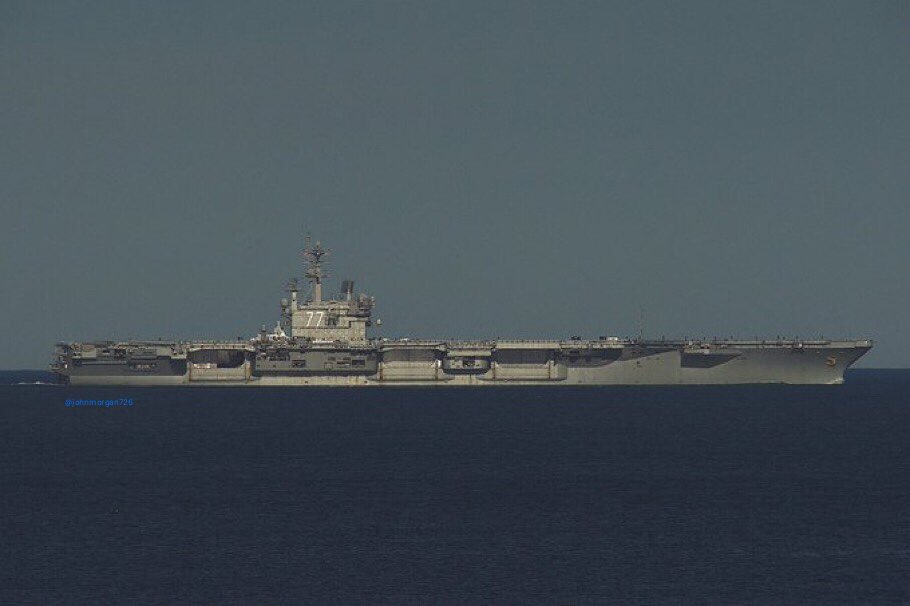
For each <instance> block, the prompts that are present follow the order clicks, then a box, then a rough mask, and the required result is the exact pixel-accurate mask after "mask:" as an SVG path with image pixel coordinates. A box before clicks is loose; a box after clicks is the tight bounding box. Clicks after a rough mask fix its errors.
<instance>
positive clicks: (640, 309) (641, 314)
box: [638, 305, 645, 342]
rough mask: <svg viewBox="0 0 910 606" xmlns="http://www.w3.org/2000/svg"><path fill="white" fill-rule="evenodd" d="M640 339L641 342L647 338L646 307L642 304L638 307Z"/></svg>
mask: <svg viewBox="0 0 910 606" xmlns="http://www.w3.org/2000/svg"><path fill="white" fill-rule="evenodd" d="M638 340H639V342H641V341H644V340H645V307H644V305H640V306H639V307H638Z"/></svg>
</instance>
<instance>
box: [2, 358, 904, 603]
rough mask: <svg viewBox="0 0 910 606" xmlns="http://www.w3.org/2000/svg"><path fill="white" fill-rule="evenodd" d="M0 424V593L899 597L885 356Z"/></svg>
mask: <svg viewBox="0 0 910 606" xmlns="http://www.w3.org/2000/svg"><path fill="white" fill-rule="evenodd" d="M40 378H41V375H33V376H27V377H26V376H21V375H14V374H9V373H6V374H3V375H2V376H0V382H3V383H9V382H14V381H16V380H22V379H25V380H36V379H40ZM80 399H82V400H118V401H120V402H118V404H122V405H116V406H113V405H111V406H87V405H86V406H75V405H74V406H67V400H74V401H78V400H80ZM130 400H131V401H132V403H131V405H129V401H130ZM0 431H2V440H0V520H2V536H0V602H9V603H28V602H60V601H73V602H82V603H93V604H95V603H111V602H125V601H130V602H137V603H151V602H156V603H160V602H174V601H183V602H186V601H190V602H201V601H206V602H208V601H216V602H219V603H251V602H296V603H300V602H305V603H325V602H330V603H344V604H349V603H371V604H372V603H427V602H430V603H440V602H443V603H466V602H468V603H473V602H484V601H495V602H506V603H541V602H543V603H585V602H588V603H604V602H611V603H649V604H651V603H666V604H678V603H688V602H696V603H718V602H720V603H759V604H781V603H799V604H804V603H822V604H834V603H907V602H910V451H908V449H910V371H871V370H869V371H854V372H852V373H851V374H850V375H848V382H847V384H846V385H843V386H824V387H819V386H789V387H788V386H724V387H685V388H679V387H621V388H587V389H573V388H536V389H527V388H495V389H494V388H491V389H485V390H472V389H376V390H372V389H315V388H314V389H296V390H295V389H270V390H255V389H230V388H228V389H202V388H194V389H174V388H144V389H138V388H79V389H75V388H63V387H55V386H40V385H19V386H3V387H0Z"/></svg>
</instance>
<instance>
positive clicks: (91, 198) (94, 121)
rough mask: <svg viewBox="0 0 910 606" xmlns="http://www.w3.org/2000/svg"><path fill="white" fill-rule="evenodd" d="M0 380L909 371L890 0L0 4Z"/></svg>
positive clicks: (899, 95)
mask: <svg viewBox="0 0 910 606" xmlns="http://www.w3.org/2000/svg"><path fill="white" fill-rule="evenodd" d="M0 110H2V112H0V206H2V208H0V211H2V212H0V318H2V320H0V321H2V324H0V328H2V333H3V347H2V348H0V368H17V367H31V368H38V367H44V366H46V365H47V363H48V362H49V361H50V358H51V355H52V351H53V344H54V343H55V342H56V341H60V340H79V339H96V338H97V339H100V338H126V337H137V338H139V337H142V338H155V337H159V336H164V337H184V338H190V337H209V338H211V337H236V336H238V335H244V336H251V335H252V334H253V333H254V332H255V331H256V330H257V329H258V328H259V326H260V325H261V324H270V325H274V322H275V320H276V319H277V317H278V301H279V299H280V298H281V297H282V296H284V294H283V291H282V287H283V285H284V283H285V282H286V280H287V278H288V277H289V276H291V275H295V274H300V273H302V269H301V264H300V258H299V255H298V251H299V249H300V248H301V246H302V239H303V234H304V232H305V231H307V230H308V231H309V232H311V233H312V234H313V235H314V236H318V237H319V239H321V240H322V242H323V244H325V245H327V246H328V247H329V248H331V249H332V251H333V255H332V259H331V260H332V264H331V271H332V273H333V278H332V280H331V284H330V287H331V290H332V292H334V291H336V290H337V287H338V285H339V284H340V281H341V280H342V279H344V278H352V279H355V280H356V281H357V284H356V286H357V289H358V290H362V291H366V292H369V293H371V294H373V295H375V296H376V299H377V314H376V315H378V317H380V318H382V320H383V327H382V334H383V335H385V336H398V335H408V336H425V337H497V336H499V337H531V336H540V337H567V336H570V335H576V334H577V335H584V336H592V337H596V336H599V335H634V334H637V332H638V323H639V310H641V309H643V310H644V332H645V333H646V336H661V335H666V336H668V337H670V336H680V337H682V336H693V335H699V336H701V335H706V336H715V335H716V336H730V335H735V336H741V337H752V336H754V335H764V336H770V337H774V336H776V335H778V334H787V335H799V336H801V337H810V336H815V335H824V336H828V337H831V336H863V337H872V338H874V339H876V341H877V345H876V349H875V350H873V352H872V353H871V354H870V355H869V356H867V358H866V359H865V364H864V365H866V366H910V269H908V261H910V3H908V2H905V1H900V2H896V1H895V2H832V1H825V2H790V1H787V2H774V3H768V2H753V3H747V2H729V1H718V2H710V3H706V2H666V3H656V2H638V1H636V2H628V3H619V2H598V3H583V4H582V3H566V2H548V3H539V2H489V1H487V2H476V3H470V2H450V3H433V2H426V1H420V2H408V3H404V2H374V3H363V2H358V3H345V2H338V1H332V2H324V3H302V2H297V1H294V2H278V3H268V2H243V3H240V2H237V3H235V2H224V1H219V2H194V3H187V2H173V3H166V2H124V1H122V0H117V1H112V2H84V3H75V2H74V3H44V2H34V1H29V2H9V1H6V2H3V3H0Z"/></svg>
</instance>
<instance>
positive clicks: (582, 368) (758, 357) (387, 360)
mask: <svg viewBox="0 0 910 606" xmlns="http://www.w3.org/2000/svg"><path fill="white" fill-rule="evenodd" d="M327 253H328V251H327V250H326V249H325V248H323V247H322V245H321V244H320V243H318V242H317V243H315V244H311V242H310V241H309V240H307V244H306V248H305V250H304V251H303V255H304V258H305V260H306V264H307V266H306V273H305V276H306V280H307V281H308V283H309V288H308V290H307V292H306V293H305V294H302V293H301V291H300V290H299V289H298V281H297V280H296V279H294V280H291V282H290V283H289V284H288V287H287V290H288V297H287V298H285V299H282V300H281V320H280V321H279V322H278V323H277V325H276V327H275V329H274V330H272V331H266V330H265V328H263V329H262V330H261V331H260V332H259V334H258V335H256V336H255V337H253V338H252V339H249V340H237V341H162V340H158V341H94V342H79V343H59V344H58V345H57V351H56V357H55V360H54V363H53V364H52V366H51V370H53V371H54V372H55V373H56V374H57V376H58V378H59V380H60V382H62V383H68V384H71V385H137V386H140V385H142V386H146V385H187V386H191V385H195V386H216V385H218V386H263V387H265V386H373V385H375V386H395V385H397V386H430V385H434V386H442V385H452V386H455V385H462V386H494V385H680V384H686V385H699V384H731V383H791V384H810V383H811V384H838V383H843V381H844V371H845V370H846V369H847V368H848V367H850V365H851V364H853V363H854V362H856V360H857V359H859V358H860V356H862V355H863V354H865V353H866V352H867V351H869V349H870V348H871V347H872V341H870V340H839V341H830V340H811V341H806V340H793V339H786V340H785V339H773V340H716V339H711V340H707V339H706V340H663V339H661V340H650V339H642V338H639V339H631V338H618V337H600V338H597V339H582V338H580V337H571V338H567V339H562V340H503V339H491V340H481V341H454V340H433V339H429V340H428V339H422V340H418V339H401V338H399V339H385V338H371V337H370V335H369V330H368V329H369V328H370V326H371V325H372V319H371V317H372V311H373V306H374V302H375V301H374V298H373V297H370V296H367V295H365V294H356V295H355V294H354V283H353V282H351V281H349V280H345V281H344V282H343V284H342V287H341V293H340V295H339V296H338V297H337V298H328V299H326V298H323V282H324V280H325V278H326V277H328V276H327V274H326V273H325V271H324V265H325V257H326V255H327Z"/></svg>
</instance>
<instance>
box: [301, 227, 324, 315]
mask: <svg viewBox="0 0 910 606" xmlns="http://www.w3.org/2000/svg"><path fill="white" fill-rule="evenodd" d="M328 254H329V250H328V249H326V248H323V247H322V244H320V243H319V241H318V240H317V241H316V244H313V243H312V240H311V239H310V236H309V235H307V236H306V237H304V249H303V258H304V259H305V260H306V264H307V269H306V274H304V275H305V276H306V279H307V280H308V281H309V282H310V284H312V285H313V302H314V303H321V302H322V279H323V278H328V277H329V274H328V273H326V272H324V271H322V264H323V263H324V261H323V258H324V257H326V256H327V255H328Z"/></svg>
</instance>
